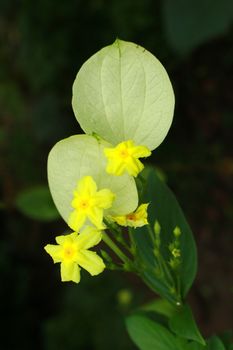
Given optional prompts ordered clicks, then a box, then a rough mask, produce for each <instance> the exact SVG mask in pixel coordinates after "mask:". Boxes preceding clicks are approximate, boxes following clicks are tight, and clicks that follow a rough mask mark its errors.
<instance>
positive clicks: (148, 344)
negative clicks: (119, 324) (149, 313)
mask: <svg viewBox="0 0 233 350" xmlns="http://www.w3.org/2000/svg"><path fill="white" fill-rule="evenodd" d="M126 326H127V330H128V332H129V335H130V337H131V339H132V340H133V342H134V343H135V344H136V345H137V346H138V347H139V349H141V350H155V349H156V350H179V348H178V347H177V346H176V338H175V337H174V336H173V334H172V333H170V332H169V331H168V330H167V329H166V328H165V327H163V326H161V325H160V324H158V323H156V322H154V321H152V320H150V319H149V318H147V317H145V316H142V315H132V316H129V317H128V318H127V319H126Z"/></svg>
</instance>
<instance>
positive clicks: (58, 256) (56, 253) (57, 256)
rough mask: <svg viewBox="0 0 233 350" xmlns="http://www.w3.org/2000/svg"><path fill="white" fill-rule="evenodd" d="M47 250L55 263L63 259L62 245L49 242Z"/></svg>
mask: <svg viewBox="0 0 233 350" xmlns="http://www.w3.org/2000/svg"><path fill="white" fill-rule="evenodd" d="M44 249H45V251H46V252H47V253H48V254H49V255H50V256H51V258H52V259H53V261H54V263H58V262H61V261H62V249H61V247H60V246H57V245H54V244H47V245H46V246H45V247H44Z"/></svg>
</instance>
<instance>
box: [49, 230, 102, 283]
mask: <svg viewBox="0 0 233 350" xmlns="http://www.w3.org/2000/svg"><path fill="white" fill-rule="evenodd" d="M101 238H102V235H101V232H100V231H98V230H97V229H95V228H94V227H90V226H89V227H86V228H85V229H84V230H83V231H82V233H80V234H78V233H77V232H73V233H71V234H69V235H66V236H58V237H56V242H57V243H58V245H54V244H47V245H46V246H45V248H44V249H45V250H46V252H47V253H48V254H49V255H50V256H51V257H52V259H53V261H54V263H61V280H62V281H63V282H66V281H73V282H76V283H79V281H80V267H79V266H81V267H82V268H84V269H85V270H87V271H88V272H89V273H90V274H91V275H92V276H94V275H98V274H99V273H101V272H102V271H103V270H104V268H105V265H104V262H103V260H102V259H101V257H99V256H98V255H97V254H96V253H95V252H93V251H90V250H89V248H91V247H93V246H95V245H97V244H98V243H99V242H100V241H101Z"/></svg>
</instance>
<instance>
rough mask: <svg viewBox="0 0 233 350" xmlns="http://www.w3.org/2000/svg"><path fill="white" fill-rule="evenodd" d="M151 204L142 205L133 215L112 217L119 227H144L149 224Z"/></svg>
mask: <svg viewBox="0 0 233 350" xmlns="http://www.w3.org/2000/svg"><path fill="white" fill-rule="evenodd" d="M148 205H149V203H145V204H141V205H140V206H139V207H138V208H137V210H136V211H135V212H133V213H129V214H127V215H122V216H114V217H111V219H112V220H113V221H115V222H116V223H117V224H118V225H121V226H129V227H134V228H136V227H142V226H144V225H147V224H148V221H147V215H148V214H147V208H148Z"/></svg>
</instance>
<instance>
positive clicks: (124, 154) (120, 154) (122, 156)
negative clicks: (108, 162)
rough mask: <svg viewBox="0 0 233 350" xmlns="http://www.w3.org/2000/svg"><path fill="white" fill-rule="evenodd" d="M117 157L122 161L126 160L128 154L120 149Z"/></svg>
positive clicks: (125, 150)
mask: <svg viewBox="0 0 233 350" xmlns="http://www.w3.org/2000/svg"><path fill="white" fill-rule="evenodd" d="M119 156H120V157H121V158H123V159H125V158H127V157H128V156H129V152H128V151H127V149H126V148H125V149H121V150H120V151H119Z"/></svg>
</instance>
